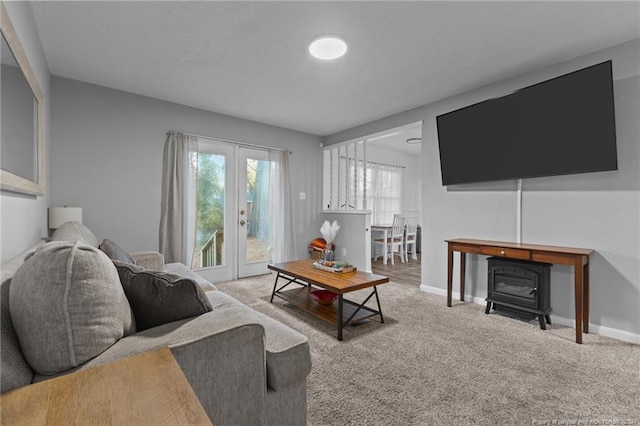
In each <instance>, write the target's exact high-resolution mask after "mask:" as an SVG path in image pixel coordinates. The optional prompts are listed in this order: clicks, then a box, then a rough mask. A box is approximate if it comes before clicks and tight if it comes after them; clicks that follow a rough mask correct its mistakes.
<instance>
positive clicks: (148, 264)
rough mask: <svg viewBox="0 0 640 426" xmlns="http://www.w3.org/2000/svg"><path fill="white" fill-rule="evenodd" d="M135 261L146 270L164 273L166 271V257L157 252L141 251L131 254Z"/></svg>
mask: <svg viewBox="0 0 640 426" xmlns="http://www.w3.org/2000/svg"><path fill="white" fill-rule="evenodd" d="M130 254H131V257H133V260H135V261H136V263H137V264H138V265H140V266H142V267H143V268H145V269H151V270H154V271H162V269H164V256H163V255H162V254H161V253H158V252H157V251H139V252H136V253H130Z"/></svg>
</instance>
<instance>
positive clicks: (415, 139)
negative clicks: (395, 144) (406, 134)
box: [406, 138, 422, 145]
mask: <svg viewBox="0 0 640 426" xmlns="http://www.w3.org/2000/svg"><path fill="white" fill-rule="evenodd" d="M406 142H407V143H408V144H411V145H413V144H417V143H421V142H422V138H409V139H407V141H406Z"/></svg>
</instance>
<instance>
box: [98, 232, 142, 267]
mask: <svg viewBox="0 0 640 426" xmlns="http://www.w3.org/2000/svg"><path fill="white" fill-rule="evenodd" d="M98 248H99V249H100V250H102V251H103V252H104V253H105V254H106V255H107V256H109V259H111V260H119V261H120V262H124V263H133V264H135V263H136V261H135V260H134V259H133V257H131V255H130V254H129V253H128V252H127V251H126V250H124V249H123V248H122V247H120V246H119V245H117V244H116V243H114V242H113V241H111V240H108V239H106V238H105V239H104V240H102V243H100V247H98Z"/></svg>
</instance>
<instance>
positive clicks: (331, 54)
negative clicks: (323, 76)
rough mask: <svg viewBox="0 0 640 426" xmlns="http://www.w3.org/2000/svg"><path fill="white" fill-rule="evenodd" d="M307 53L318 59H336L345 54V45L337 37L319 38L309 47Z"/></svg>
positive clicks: (326, 36)
mask: <svg viewBox="0 0 640 426" xmlns="http://www.w3.org/2000/svg"><path fill="white" fill-rule="evenodd" d="M309 53H311V54H312V55H313V56H314V57H316V58H318V59H324V60H331V59H337V58H339V57H341V56H342V55H344V54H345V53H347V43H345V41H344V40H343V39H341V38H340V37H338V36H332V35H324V36H320V37H317V38H316V39H314V40H313V41H312V42H311V44H310V45H309Z"/></svg>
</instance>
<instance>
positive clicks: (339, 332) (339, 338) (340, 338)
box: [337, 294, 343, 340]
mask: <svg viewBox="0 0 640 426" xmlns="http://www.w3.org/2000/svg"><path fill="white" fill-rule="evenodd" d="M342 303H343V298H342V295H341V294H339V295H338V318H337V321H338V340H342V320H343V318H342Z"/></svg>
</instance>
